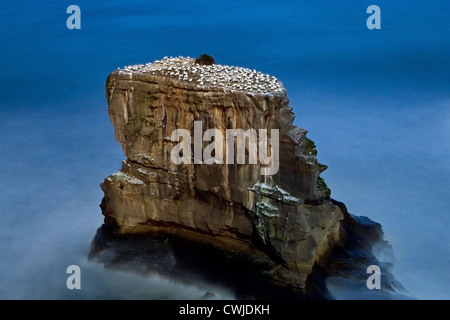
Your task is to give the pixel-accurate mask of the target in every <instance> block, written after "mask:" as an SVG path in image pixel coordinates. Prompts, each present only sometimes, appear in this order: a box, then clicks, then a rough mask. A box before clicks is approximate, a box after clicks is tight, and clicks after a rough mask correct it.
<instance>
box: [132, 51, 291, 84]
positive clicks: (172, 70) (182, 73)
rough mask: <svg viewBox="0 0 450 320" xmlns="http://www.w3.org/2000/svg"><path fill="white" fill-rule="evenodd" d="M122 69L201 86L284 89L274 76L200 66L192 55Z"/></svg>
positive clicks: (248, 70) (257, 72)
mask: <svg viewBox="0 0 450 320" xmlns="http://www.w3.org/2000/svg"><path fill="white" fill-rule="evenodd" d="M123 70H124V71H129V72H142V73H149V74H154V75H162V76H166V77H170V78H174V79H178V80H180V81H187V82H192V83H193V84H197V85H200V86H219V87H226V88H230V89H233V90H244V91H247V92H254V93H268V92H274V91H278V92H279V91H283V90H284V88H283V85H282V83H281V82H280V81H278V80H277V78H275V77H274V76H270V75H268V74H264V73H261V72H259V71H256V70H250V69H248V68H242V67H233V66H224V65H220V64H213V65H200V64H198V63H195V59H193V58H190V57H187V58H184V57H176V58H172V57H170V58H168V57H164V58H163V59H162V60H156V61H155V62H153V63H147V64H145V65H143V64H139V65H133V66H131V65H130V66H126V67H124V68H123Z"/></svg>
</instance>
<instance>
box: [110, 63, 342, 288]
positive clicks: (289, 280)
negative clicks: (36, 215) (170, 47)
mask: <svg viewBox="0 0 450 320" xmlns="http://www.w3.org/2000/svg"><path fill="white" fill-rule="evenodd" d="M106 96H107V99H108V105H109V108H108V112H109V116H110V119H111V121H112V124H113V126H114V132H115V137H116V140H117V141H118V142H120V144H121V146H122V149H123V152H124V154H125V156H126V160H124V161H123V166H122V169H121V170H120V171H118V172H116V173H114V174H112V175H111V176H109V177H108V178H106V179H105V181H104V182H103V183H102V184H101V188H102V190H103V191H104V194H105V196H104V198H103V201H102V204H101V208H102V213H103V215H104V216H105V224H106V225H109V226H115V227H116V229H117V232H118V233H119V234H147V233H148V234H171V235H175V236H177V237H180V238H185V239H189V240H193V241H195V242H199V243H208V244H212V245H214V246H215V247H217V248H219V249H220V250H222V251H224V252H227V253H231V254H234V255H238V256H242V257H246V258H247V259H250V260H253V261H259V262H261V261H262V263H264V264H265V265H267V266H270V269H271V277H272V278H273V279H274V280H276V281H278V282H280V283H285V284H287V285H289V286H292V287H298V288H303V287H304V286H305V282H306V279H307V277H308V275H309V274H311V272H312V268H313V265H314V264H315V263H316V262H319V261H320V260H321V259H325V258H326V256H327V254H328V253H329V252H330V250H331V249H332V248H333V246H334V245H335V244H336V243H337V242H338V241H339V239H340V225H341V223H340V222H341V220H342V219H343V212H342V210H341V209H340V208H339V207H338V206H337V205H335V204H333V202H332V201H331V199H330V197H329V189H328V188H327V187H326V185H325V184H324V182H323V180H322V179H321V178H320V177H319V174H320V173H321V172H322V171H323V170H325V169H326V166H324V165H321V164H319V163H318V162H317V159H316V156H315V155H316V151H315V146H314V144H313V143H312V141H310V140H309V139H307V138H306V133H307V131H305V130H303V129H300V128H298V127H296V126H294V125H293V120H294V115H293V113H292V109H291V108H290V107H289V101H288V98H287V95H286V90H285V89H284V87H283V86H282V84H281V82H279V81H278V80H276V79H275V78H274V77H270V76H268V75H264V74H262V73H259V72H256V71H254V70H253V71H252V70H249V69H244V68H233V67H226V66H221V65H208V66H205V65H199V64H196V63H195V59H190V58H181V57H180V58H174V59H167V58H165V59H163V60H161V61H156V62H154V63H152V64H147V65H140V66H128V67H126V68H124V69H119V70H116V71H114V72H113V73H111V74H110V75H109V76H108V78H107V81H106ZM200 124H201V132H202V133H204V132H205V131H206V130H208V129H216V130H218V131H220V132H221V133H222V135H223V137H225V136H226V134H227V129H229V130H230V129H233V130H236V129H242V130H243V131H247V130H249V129H250V130H251V129H253V130H255V132H257V133H258V132H259V133H261V132H267V133H268V134H269V136H270V137H269V139H272V140H271V143H273V142H274V140H273V139H274V138H275V136H274V134H273V132H275V131H272V130H278V135H279V149H278V150H277V149H274V148H273V149H272V162H273V159H274V158H273V156H274V154H273V153H274V152H277V151H278V155H279V165H278V170H277V171H276V173H275V174H273V175H262V174H261V172H262V171H261V169H262V168H264V167H267V165H266V164H267V162H264V161H262V159H261V154H259V157H258V160H259V161H257V162H256V164H255V163H250V162H251V159H250V157H251V153H252V150H250V144H249V143H247V144H246V150H245V151H246V152H245V162H244V163H241V164H235V163H233V164H231V163H230V162H224V163H220V161H216V162H215V163H213V164H207V163H205V161H203V162H202V163H197V164H196V163H195V160H193V161H192V162H191V163H190V164H189V163H180V164H175V163H174V161H173V150H174V147H176V146H177V145H178V144H179V143H180V141H179V140H178V139H174V136H173V132H174V131H175V130H176V129H184V130H187V132H189V133H190V134H191V136H192V137H194V138H193V139H192V141H191V143H192V150H191V151H192V152H191V153H192V155H194V157H195V154H196V151H195V148H196V147H195V146H194V142H195V141H194V140H196V138H195V130H194V129H195V126H200ZM198 128H199V127H197V129H198ZM264 129H266V130H267V131H260V130H264ZM260 137H261V135H260ZM183 139H184V138H183ZM215 139H218V138H217V136H216V137H215ZM180 140H181V139H180ZM210 143H211V141H203V142H202V143H201V150H204V149H205V148H207V146H208V145H209V144H210ZM226 147H227V145H225V144H224V145H223V148H222V149H223V150H222V151H223V155H225V154H226V152H227V151H228V152H230V150H229V149H227V148H226ZM259 147H260V148H261V145H259ZM235 148H237V147H236V145H235ZM205 150H206V149H205ZM186 151H187V150H183V156H185V155H187V154H188V153H186V154H185V152H186ZM235 151H236V150H235ZM214 152H215V156H217V155H218V154H220V152H219V149H218V148H216V150H214ZM235 154H236V152H235ZM177 155H180V154H177ZM223 158H225V156H224V157H223ZM197 160H198V159H197ZM200 160H201V159H200ZM272 164H273V163H272Z"/></svg>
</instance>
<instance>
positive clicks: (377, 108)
mask: <svg viewBox="0 0 450 320" xmlns="http://www.w3.org/2000/svg"><path fill="white" fill-rule="evenodd" d="M72 4H75V5H78V6H79V8H80V9H81V15H80V16H81V29H73V30H69V29H68V28H67V26H66V21H67V19H68V17H69V16H70V14H67V13H66V9H67V7H68V6H69V5H72ZM372 4H375V5H378V6H379V7H380V9H381V29H374V30H369V29H368V28H367V26H366V20H367V19H368V18H369V16H370V14H368V13H366V9H367V8H368V6H369V5H372ZM449 10H450V2H448V1H447V0H420V1H419V0H411V1H407V2H405V1H387V0H371V1H366V0H346V1H336V0H322V1H308V0H305V1H299V0H295V1H294V0H291V1H265V0H264V1H258V2H254V1H247V0H241V1H236V0H228V1H211V0H210V1H205V0H196V1H193V0H185V1H170V2H167V1H144V0H139V1H133V2H132V3H131V2H129V1H117V0H110V1H86V0H76V1H75V2H68V1H49V0H42V1H34V2H30V1H23V0H17V1H8V2H6V1H3V2H2V4H1V6H0V26H1V28H2V30H3V31H2V32H1V33H0V47H1V51H0V67H1V77H0V88H1V89H0V92H1V94H0V117H1V119H2V121H3V122H2V125H1V126H0V139H1V143H0V190H1V192H0V239H1V240H0V299H199V298H201V297H202V296H203V295H204V294H205V292H214V293H215V295H216V297H217V298H220V299H222V298H223V299H232V298H234V296H233V292H230V291H229V290H227V289H226V288H221V287H212V285H211V284H209V283H192V284H187V283H179V282H177V281H174V280H173V279H168V278H165V277H163V276H160V275H156V274H155V275H151V276H143V275H140V274H136V273H132V272H126V271H120V270H114V269H110V268H105V267H104V266H103V265H101V264H98V263H94V262H90V261H88V258H87V256H88V253H89V249H90V244H91V241H92V238H93V236H94V235H95V232H96V229H97V228H98V227H99V226H100V225H101V224H102V222H103V216H102V215H101V210H100V208H99V204H100V202H101V199H102V197H103V193H102V191H101V189H100V187H99V184H100V183H101V182H102V181H103V180H104V178H105V177H107V176H109V175H110V174H111V173H113V172H115V171H117V170H118V169H120V167H121V160H122V159H124V158H125V156H124V155H123V153H122V149H121V147H120V144H119V143H118V142H116V141H115V139H114V132H113V127H112V125H111V123H110V121H109V117H108V113H107V101H106V98H105V89H104V86H105V79H106V77H107V76H108V74H109V73H110V72H112V71H114V70H115V69H117V68H118V67H123V66H125V65H129V64H140V63H143V64H145V63H146V62H152V61H154V60H157V59H161V58H162V57H164V56H179V55H182V56H191V57H197V56H199V55H200V54H202V53H208V54H209V55H211V56H213V57H214V58H215V60H216V62H217V63H219V64H226V65H236V66H242V67H248V68H251V69H256V70H259V71H261V72H264V73H268V74H271V75H274V76H275V77H277V78H278V79H279V80H281V81H282V82H283V84H284V86H285V87H286V89H287V92H288V97H289V99H290V104H291V106H292V107H293V111H294V113H295V115H296V119H295V124H296V125H297V126H299V127H301V128H305V129H307V130H308V131H309V133H308V137H310V138H311V139H312V140H314V142H315V144H316V145H317V149H318V159H319V161H320V162H321V163H324V164H327V165H328V167H329V168H328V170H327V171H325V172H324V173H323V174H322V176H323V178H324V179H325V181H326V182H327V184H328V186H329V187H330V188H331V190H332V197H333V198H335V199H337V200H339V201H342V202H344V203H345V204H346V205H347V208H348V210H349V211H350V212H351V213H352V214H354V215H358V216H360V215H362V216H368V217H370V218H371V219H372V220H375V221H377V222H379V223H380V224H382V226H383V229H384V232H385V239H386V240H388V241H389V242H390V244H391V245H392V248H393V251H394V254H395V262H394V265H393V268H392V273H393V274H394V275H395V277H396V279H397V280H398V281H399V282H400V283H401V284H402V285H403V286H404V287H405V289H406V290H407V291H408V293H409V294H410V295H411V296H412V297H415V298H418V299H450V289H449V288H450V273H449V272H448V270H449V268H450V241H449V228H450V206H449V203H448V201H449V199H450V189H449V186H450V169H449V168H450V157H449V156H450V148H449V147H450V90H449V89H450V23H449V15H448V12H449ZM69 265H78V266H80V268H81V272H82V273H81V274H82V281H81V286H82V287H81V290H68V289H67V287H66V279H67V277H68V274H67V273H66V268H67V266H69ZM329 290H330V291H331V292H332V293H333V294H334V296H335V297H336V298H337V299H347V298H358V297H359V296H358V292H357V291H355V290H351V289H350V288H349V289H348V290H347V289H346V288H345V285H344V286H342V285H336V282H333V283H329ZM364 298H370V297H364Z"/></svg>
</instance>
